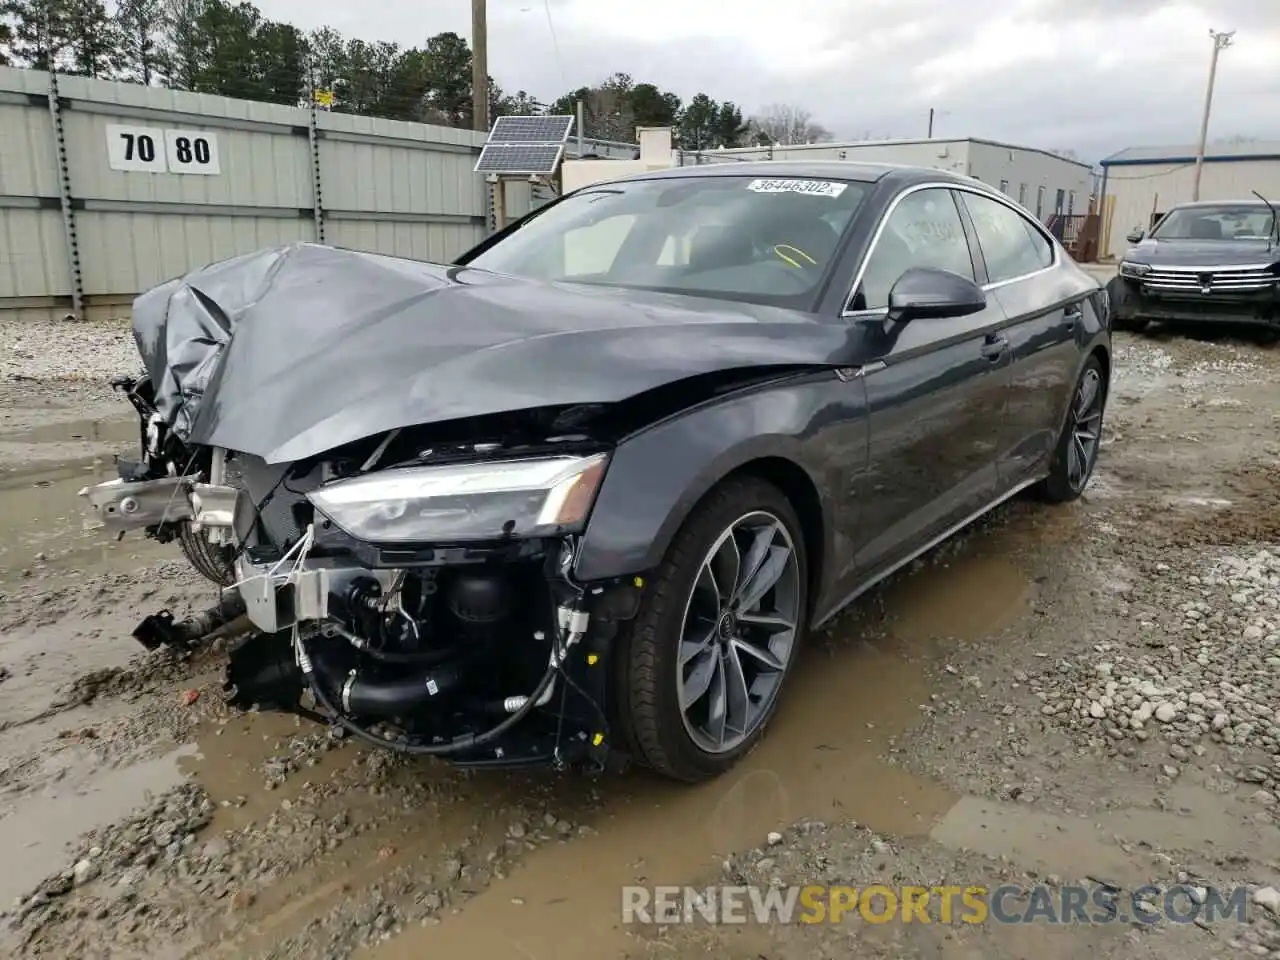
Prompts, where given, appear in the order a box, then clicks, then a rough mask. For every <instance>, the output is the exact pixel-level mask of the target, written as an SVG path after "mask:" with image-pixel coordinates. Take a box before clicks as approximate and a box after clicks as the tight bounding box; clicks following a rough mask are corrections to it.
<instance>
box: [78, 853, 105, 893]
mask: <svg viewBox="0 0 1280 960" xmlns="http://www.w3.org/2000/svg"><path fill="white" fill-rule="evenodd" d="M101 873H102V868H101V867H99V866H98V864H97V863H95V862H94V861H93V860H88V859H86V860H81V861H79V862H78V863H77V864H76V865H75V867H73V868H72V871H71V876H72V880H73V882H74V883H75V885H76V886H77V887H82V886H84V885H85V884H86V883H88V882H89V881H90V880H95V879H97V877H98V875H99V874H101Z"/></svg>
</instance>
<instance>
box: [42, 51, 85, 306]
mask: <svg viewBox="0 0 1280 960" xmlns="http://www.w3.org/2000/svg"><path fill="white" fill-rule="evenodd" d="M49 67H50V69H49V118H50V120H52V122H53V141H54V148H55V150H56V151H57V163H58V199H59V201H60V205H61V207H62V231H63V234H64V236H65V238H66V244H67V266H68V267H69V268H70V272H71V319H74V320H83V319H84V277H83V276H82V274H81V272H80V242H79V240H78V239H77V237H76V213H75V209H74V208H73V207H72V205H71V168H70V167H69V166H68V165H67V138H66V133H65V132H64V130H63V128H62V104H61V103H60V102H59V98H58V74H57V72H56V71H55V70H54V69H53V64H50V65H49Z"/></svg>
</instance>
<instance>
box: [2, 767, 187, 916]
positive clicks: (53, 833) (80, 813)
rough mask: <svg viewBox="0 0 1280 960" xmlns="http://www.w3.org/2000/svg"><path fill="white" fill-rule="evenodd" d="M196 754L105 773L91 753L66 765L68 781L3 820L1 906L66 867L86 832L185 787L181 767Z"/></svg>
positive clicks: (19, 805)
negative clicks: (70, 853)
mask: <svg viewBox="0 0 1280 960" xmlns="http://www.w3.org/2000/svg"><path fill="white" fill-rule="evenodd" d="M193 749H194V748H192V747H181V748H179V749H177V750H175V751H173V752H171V753H168V754H166V755H164V756H161V757H157V758H155V759H153V760H145V761H143V762H141V763H135V764H131V765H129V766H123V767H118V768H116V769H114V770H106V771H103V770H101V769H98V768H97V767H96V766H95V764H94V761H93V758H92V756H91V755H89V754H87V753H86V754H85V755H84V756H83V757H82V758H81V759H82V761H83V762H82V763H80V764H72V763H70V760H68V766H67V768H66V769H67V771H68V774H67V776H66V777H65V778H63V779H62V780H60V781H58V782H57V783H55V784H53V785H51V786H49V787H47V788H46V789H45V790H44V791H42V792H41V794H39V795H37V796H31V797H24V798H23V799H21V800H19V801H18V802H16V803H15V804H14V805H13V807H12V808H11V810H10V812H8V813H7V815H5V816H3V817H0V850H3V851H4V870H2V871H0V903H11V902H13V899H14V898H15V897H18V896H21V895H22V894H24V893H27V892H29V891H30V889H31V887H32V886H33V885H34V883H35V882H36V881H37V880H38V879H39V878H40V877H44V876H47V875H49V874H52V873H56V872H57V871H58V870H60V869H62V868H63V867H65V866H66V861H67V848H68V846H69V845H70V844H72V843H74V842H75V841H76V840H77V839H78V838H79V837H80V836H81V835H82V834H84V833H85V832H87V831H89V830H94V829H97V828H99V827H103V826H105V825H107V824H109V823H112V822H113V821H116V820H120V819H123V818H124V817H127V816H128V815H129V814H130V813H132V812H133V811H134V810H135V809H136V808H137V807H139V806H142V805H144V804H146V803H147V802H148V800H149V798H150V797H152V796H155V795H157V794H160V793H163V792H164V791H165V790H168V789H170V788H171V787H174V786H177V785H178V784H179V783H181V782H182V778H183V775H182V772H181V770H180V769H179V766H178V762H179V760H180V759H181V758H182V757H184V756H186V755H188V754H189V753H191V752H192V750H193ZM78 771H79V772H78Z"/></svg>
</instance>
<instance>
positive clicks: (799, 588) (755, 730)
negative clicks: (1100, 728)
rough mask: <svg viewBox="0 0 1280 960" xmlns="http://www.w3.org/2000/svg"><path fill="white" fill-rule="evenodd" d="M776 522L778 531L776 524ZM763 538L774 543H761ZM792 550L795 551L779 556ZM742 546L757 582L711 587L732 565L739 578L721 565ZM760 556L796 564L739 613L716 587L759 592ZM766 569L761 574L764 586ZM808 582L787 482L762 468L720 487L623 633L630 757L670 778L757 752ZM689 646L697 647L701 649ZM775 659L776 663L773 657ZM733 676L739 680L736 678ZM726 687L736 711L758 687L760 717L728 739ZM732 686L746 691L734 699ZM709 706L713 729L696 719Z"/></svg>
mask: <svg viewBox="0 0 1280 960" xmlns="http://www.w3.org/2000/svg"><path fill="white" fill-rule="evenodd" d="M774 522H776V526H777V528H778V529H777V530H776V531H771V530H770V529H769V527H770V524H771V523H774ZM753 523H758V524H759V526H752V524H753ZM726 535H727V536H728V537H729V540H725V537H726ZM765 539H768V540H769V543H768V545H767V546H765V547H763V548H761V547H758V546H757V544H758V543H760V542H762V541H763V540H765ZM730 541H732V543H730ZM718 545H719V546H718ZM787 548H789V549H790V559H789V560H787V561H778V562H775V559H776V558H778V557H781V556H782V555H783V553H784V552H785V551H786V549H787ZM735 553H736V555H737V556H738V557H739V569H740V570H742V571H744V572H743V573H742V574H741V577H742V579H743V580H745V581H747V582H746V583H745V584H737V585H735V586H734V587H733V588H732V590H729V589H728V588H722V589H719V590H717V589H713V587H715V586H716V585H715V579H716V577H715V572H714V571H716V570H720V571H722V575H721V577H720V579H723V580H725V581H728V580H730V579H731V577H730V576H729V574H728V573H724V572H723V571H726V570H732V562H731V558H732V556H733V555H734V554H735ZM757 556H761V557H764V558H765V561H764V562H762V563H760V564H759V565H758V566H757V568H756V569H757V570H760V571H762V572H767V573H768V574H772V573H773V572H774V571H775V570H776V569H779V568H781V566H782V564H783V563H784V562H785V563H786V564H787V565H786V566H785V569H783V572H782V573H781V574H779V576H778V579H777V581H776V585H775V586H774V587H772V588H770V589H769V590H768V592H767V593H766V594H765V598H764V599H762V600H761V601H760V602H758V603H756V604H755V605H754V607H752V608H751V609H752V610H754V611H755V612H749V611H748V607H747V606H746V605H745V601H744V603H741V604H739V607H740V610H739V612H740V613H741V620H737V619H736V618H735V614H734V610H733V608H734V604H733V602H732V601H730V602H728V603H725V602H724V601H723V598H721V597H718V596H717V593H733V594H738V593H739V592H741V594H742V595H743V596H745V598H746V601H749V600H750V599H751V596H752V595H753V594H754V593H755V592H756V590H755V589H753V588H752V587H751V584H752V581H751V580H750V576H749V567H750V566H751V562H752V560H753V559H754V558H755V557H757ZM725 557H728V558H729V559H728V560H725V559H723V558H725ZM766 566H767V567H768V568H769V569H768V570H767V571H765V567H766ZM708 567H710V569H711V570H712V573H711V574H709V575H708V574H706V573H704V568H708ZM767 579H768V577H767V576H766V577H765V578H763V579H761V580H757V581H754V583H755V584H756V585H757V587H758V585H759V584H761V583H763V582H765V580H767ZM807 585H808V566H807V558H806V556H805V547H804V538H803V535H802V532H801V527H800V523H799V520H798V518H797V516H796V513H795V510H794V509H793V508H792V506H791V503H790V502H789V501H788V499H787V498H786V496H785V495H784V494H783V493H782V491H781V490H779V489H778V488H777V487H776V486H774V485H773V484H770V483H768V482H766V481H764V480H762V479H759V478H756V477H742V478H734V479H731V480H729V481H727V482H725V483H723V484H721V485H720V486H719V487H717V488H715V489H714V490H712V492H711V493H709V494H708V495H707V496H706V497H705V498H704V499H703V500H702V502H701V503H699V504H698V506H697V507H695V508H694V511H693V512H692V514H691V515H690V516H689V518H688V519H687V520H686V522H685V523H684V525H683V526H682V527H681V529H680V531H679V532H678V533H677V534H676V536H675V538H674V539H673V540H672V543H671V546H670V547H669V548H668V550H667V553H666V556H665V557H664V558H663V560H662V563H661V564H660V565H659V566H658V568H657V569H656V570H655V571H654V572H653V574H652V576H650V577H649V582H648V584H647V586H646V589H645V595H644V599H643V601H642V603H641V605H640V609H639V611H638V612H637V614H636V616H635V618H634V619H633V620H631V621H630V622H628V623H627V624H626V625H625V626H624V628H623V630H622V631H620V633H619V636H618V647H617V654H618V660H617V667H618V670H617V673H616V676H617V679H618V701H617V702H618V706H619V709H618V711H617V712H618V714H619V717H618V719H619V722H620V725H621V728H622V731H621V732H622V734H623V739H624V740H625V742H626V743H627V747H628V749H629V750H630V752H631V754H632V756H633V757H634V758H635V759H636V760H638V761H639V762H640V763H642V764H643V765H644V766H647V767H649V768H651V769H652V770H654V771H656V772H658V773H660V774H662V775H664V776H667V777H670V778H672V779H676V780H682V781H686V782H697V781H700V780H706V779H710V778H712V777H715V776H717V775H719V774H721V773H723V772H724V771H726V770H728V769H729V768H730V767H732V766H733V765H734V764H735V763H736V762H737V761H738V759H739V758H741V757H742V756H743V755H744V754H746V753H747V752H748V751H750V750H751V749H752V747H754V746H755V745H756V743H758V742H759V740H760V737H761V735H762V734H763V732H764V729H765V727H766V726H767V724H768V721H769V720H770V719H771V718H772V716H773V714H774V712H775V710H776V707H777V704H778V698H779V694H780V692H781V689H782V687H783V686H784V681H785V679H786V677H787V675H788V674H789V673H790V669H791V666H792V664H793V663H794V662H795V658H796V654H797V651H798V649H799V646H800V643H801V640H802V638H803V635H804V626H805V623H806V619H805V618H806V616H807V611H808V590H807ZM740 588H741V590H740ZM713 603H714V605H715V609H716V610H717V613H716V614H715V617H716V618H717V619H716V620H715V622H714V624H713V623H712V622H711V613H710V611H711V608H712V606H713ZM768 604H773V605H774V607H775V608H776V609H775V611H774V614H776V617H775V619H776V622H775V623H773V624H771V625H770V627H769V630H768V631H763V628H762V627H761V626H760V623H761V622H762V621H763V619H764V618H765V617H768V616H769V615H770V614H769V613H767V612H765V613H762V612H761V611H764V610H766V608H767V606H768ZM784 606H785V608H786V609H785V610H784V609H783V608H784ZM779 611H782V612H779ZM788 611H789V612H788ZM726 614H727V616H726ZM787 617H793V620H792V624H793V626H792V628H791V629H790V631H789V632H788V631H787V630H785V629H784V630H782V631H781V632H777V633H775V632H772V631H773V630H775V629H776V628H777V623H782V622H785V620H786V618H787ZM726 624H728V626H727V627H726ZM686 628H688V629H686ZM735 628H736V630H737V631H738V633H739V637H738V638H737V639H735V638H734V637H733V635H732V634H729V635H725V633H724V630H725V629H728V630H730V631H732V630H734V629H735ZM758 631H762V632H758ZM704 633H705V634H706V644H705V645H703V644H702V643H701V642H691V641H690V639H688V638H693V637H697V638H699V639H700V638H701V637H702V636H703V634H704ZM742 638H749V640H750V642H749V645H750V647H751V649H752V650H754V651H755V653H747V652H745V651H744V647H743V646H742V645H743V644H746V643H748V640H747V639H742ZM784 647H785V650H784ZM690 650H699V652H698V653H696V654H692V655H691V654H690V653H689V651H690ZM757 655H762V657H761V659H759V660H757V659H756V656H757ZM763 655H767V656H763ZM765 659H771V660H772V661H773V664H771V665H768V666H766V663H765ZM708 664H710V666H707V665H708ZM775 666H780V667H781V670H780V671H779V670H775ZM704 667H705V669H704ZM708 670H710V671H711V673H712V674H713V675H714V676H713V677H712V679H711V680H709V681H708V684H707V686H708V692H707V694H706V695H705V697H704V698H703V699H702V700H699V701H697V702H693V703H690V702H689V701H690V700H691V698H692V696H693V694H694V692H696V689H697V688H698V687H699V685H700V681H701V678H703V677H704V676H705V675H706V673H707V671H708ZM717 670H718V671H719V673H717V672H716V671H717ZM715 677H722V678H724V683H723V684H722V685H720V686H718V687H717V681H716V680H715ZM735 678H736V679H737V680H739V681H740V682H739V683H738V684H737V685H736V686H734V685H733V681H734V679H735ZM717 689H718V690H719V691H720V693H721V695H722V696H721V698H720V699H719V701H718V702H719V703H720V704H721V710H720V713H721V714H733V713H734V712H735V709H734V705H735V704H737V706H738V707H741V708H742V709H741V710H738V711H737V712H738V713H739V715H740V716H746V717H752V709H753V708H752V699H753V695H758V697H759V699H758V702H757V703H756V704H755V707H754V709H755V711H756V712H755V714H754V717H753V718H752V719H750V720H749V721H744V722H740V723H737V724H736V725H731V724H729V723H728V722H726V721H722V722H721V723H720V724H719V726H718V729H719V732H720V734H721V739H720V741H719V743H718V744H717V743H716V741H715V740H714V736H715V734H714V732H712V731H713V730H714V729H715V728H716V727H717V724H716V721H715V720H714V719H713V718H714V717H715V715H716V712H715V711H714V707H713V704H714V703H715V702H717V698H716V691H717ZM731 689H733V690H738V691H741V694H739V695H738V696H736V697H732V696H730V694H729V691H730V690H731ZM742 694H745V704H744V700H743V696H742ZM704 710H705V713H706V716H707V726H706V728H705V729H703V728H701V727H699V725H698V717H699V715H700V714H701V713H702V711H704ZM730 728H732V729H734V730H737V731H738V732H737V733H736V734H735V735H734V737H732V738H729V737H726V736H725V731H726V730H727V729H730Z"/></svg>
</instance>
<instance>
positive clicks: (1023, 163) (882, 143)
mask: <svg viewBox="0 0 1280 960" xmlns="http://www.w3.org/2000/svg"><path fill="white" fill-rule="evenodd" d="M697 158H699V159H703V160H710V161H713V162H718V161H720V160H721V159H724V160H729V159H735V160H737V159H744V160H747V159H749V160H863V161H868V162H871V163H905V164H912V165H915V166H921V167H933V168H934V169H936V170H947V171H950V172H951V173H960V174H965V175H967V176H970V177H975V178H977V179H978V180H981V181H982V182H983V183H986V184H989V185H991V186H993V187H996V188H998V189H999V190H1001V191H1002V192H1003V193H1005V194H1007V195H1008V196H1010V197H1012V198H1013V199H1014V200H1016V201H1018V203H1020V204H1022V206H1024V207H1026V208H1027V209H1028V210H1029V211H1031V212H1032V213H1034V214H1035V215H1036V216H1037V217H1038V218H1039V219H1041V220H1042V221H1045V222H1048V221H1049V219H1050V218H1051V217H1052V216H1053V215H1054V214H1065V215H1068V216H1069V215H1071V214H1082V213H1088V212H1089V197H1090V195H1091V194H1092V192H1093V168H1092V167H1091V166H1090V165H1089V164H1087V163H1081V162H1079V161H1078V160H1068V159H1067V158H1066V157H1060V156H1058V155H1057V154H1054V153H1050V152H1049V151H1047V150H1039V149H1037V148H1035V147H1018V146H1014V145H1013V144H1009V143H997V142H996V141H994V140H980V139H978V138H976V137H969V138H967V139H964V140H867V141H857V142H852V143H806V144H797V145H793V146H781V145H775V146H773V147H740V148H734V149H729V150H713V151H706V152H703V153H701V154H698V155H697ZM685 162H686V163H691V162H694V159H693V158H690V159H686V160H685Z"/></svg>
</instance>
